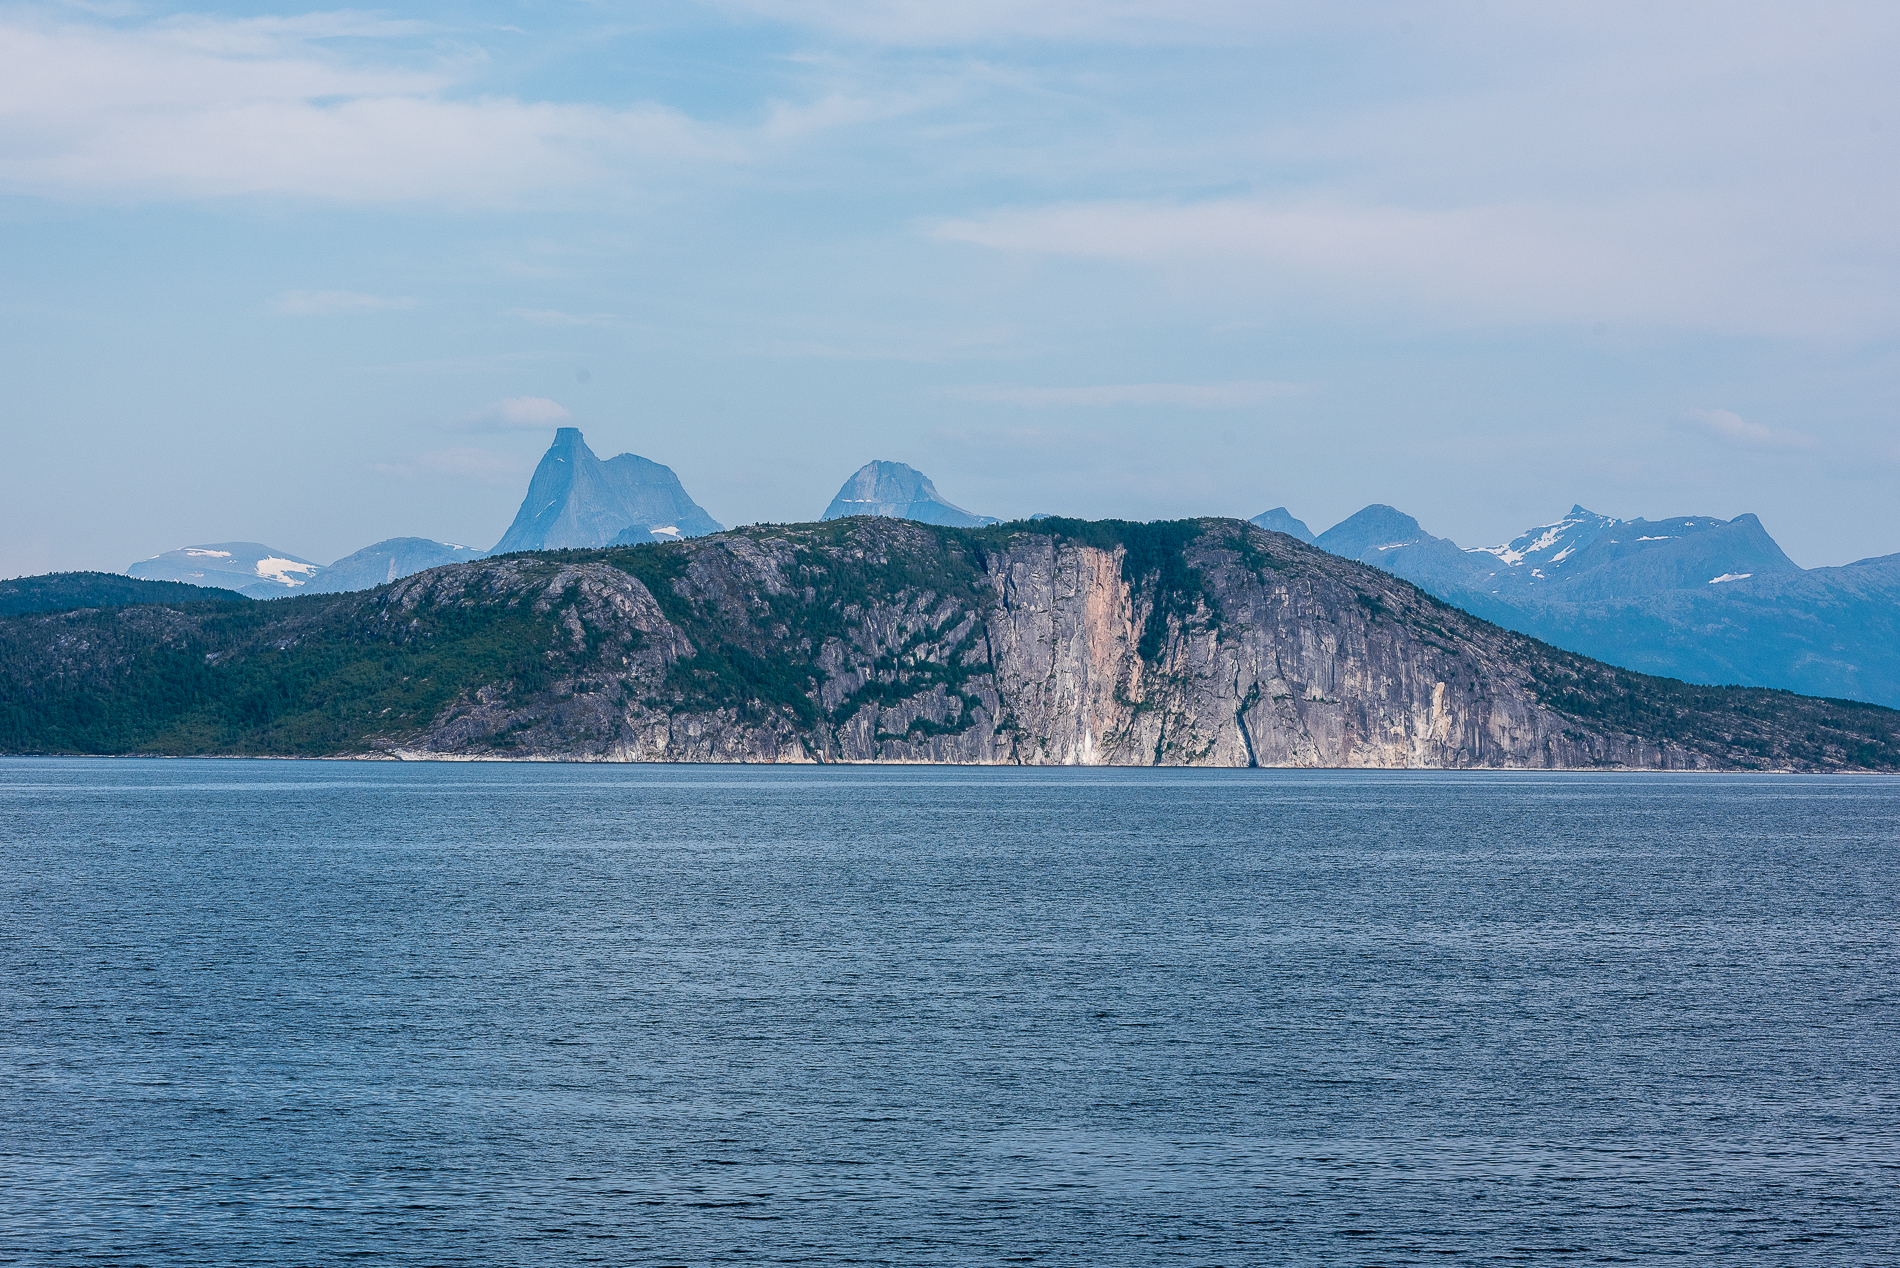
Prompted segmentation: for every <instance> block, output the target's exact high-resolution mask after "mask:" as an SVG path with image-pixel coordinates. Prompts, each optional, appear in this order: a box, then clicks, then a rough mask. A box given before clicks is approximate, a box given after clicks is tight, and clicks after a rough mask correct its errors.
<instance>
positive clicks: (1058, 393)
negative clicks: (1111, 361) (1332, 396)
mask: <svg viewBox="0 0 1900 1268" xmlns="http://www.w3.org/2000/svg"><path fill="white" fill-rule="evenodd" d="M1304 390H1305V389H1304V388H1302V387H1301V386H1299V385H1298V384H1294V383H1119V384H1103V385H1100V386H1095V387H1006V386H975V387H959V388H952V389H950V390H949V393H948V394H949V395H951V396H955V397H959V398H961V399H963V400H967V401H989V402H994V403H996V404H999V405H1023V406H1030V407H1064V406H1114V405H1171V406H1178V407H1184V408H1187V409H1240V408H1244V407H1246V406H1249V405H1259V404H1262V403H1263V402H1266V401H1269V400H1273V399H1275V398H1278V397H1284V396H1291V395H1293V394H1295V393H1298V392H1302V391H1304Z"/></svg>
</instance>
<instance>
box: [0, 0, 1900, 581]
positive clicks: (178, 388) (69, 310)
mask: <svg viewBox="0 0 1900 1268" xmlns="http://www.w3.org/2000/svg"><path fill="white" fill-rule="evenodd" d="M1896 37H1900V11H1896V10H1893V9H1891V8H1890V7H1882V6H1875V5H1872V4H1865V3H1849V4H1821V5H1806V6H1802V7H1800V8H1799V9H1796V8H1794V7H1793V6H1786V5H1769V4H1744V5H1740V6H1734V5H1729V6H1720V7H1718V6H1714V5H1707V4H1692V5H1685V6H1676V7H1673V8H1670V9H1668V10H1660V11H1659V10H1654V9H1652V8H1650V7H1649V6H1646V5H1637V4H1633V3H1608V4H1591V5H1584V4H1580V3H1579V4H1560V5H1555V6H1545V7H1540V8H1539V9H1538V10H1537V11H1536V12H1535V13H1515V12H1509V11H1499V10H1495V9H1493V8H1490V7H1488V6H1481V5H1476V4H1463V3H1441V4H1434V5H1424V6H1419V5H1385V4H1378V3H1374V4H1371V5H1365V6H1358V7H1355V8H1354V9H1353V10H1352V11H1350V12H1349V13H1344V14H1342V13H1336V12H1332V11H1330V10H1328V9H1327V8H1325V7H1322V6H1314V5H1309V4H1304V3H1288V4H1280V5H1261V4H1240V3H1228V2H1224V0H1178V2H1177V3H1173V4H1168V5H1162V4H1159V3H1155V2H1154V0H1116V2H1104V3H1097V4H1080V3H1074V2H1073V0H1042V2H1023V3H1006V2H1003V0H996V2H991V3H984V2H978V3H972V4H969V5H965V6H961V7H958V8H956V9H954V10H952V9H944V8H940V7H934V6H925V5H921V4H915V3H909V2H906V0H885V2H882V3H861V4H849V3H840V2H838V0H721V2H709V3H686V2H684V0H682V2H680V3H660V4H654V5H648V6H642V7H639V8H637V9H628V8H622V7H616V6H603V5H584V6H583V5H576V6H566V7H551V8H546V9H538V8H537V9H530V8H527V7H523V6H515V5H502V4H492V3H491V4H478V5H473V6H470V5H458V6H453V7H451V6H447V5H424V4H410V5H405V6H401V7H399V8H392V9H388V10H377V11H374V12H371V11H342V10H325V11H312V10H306V9H300V8H294V7H281V6H280V7H268V6H256V5H242V4H219V5H213V6H209V7H199V8H194V9H192V10H190V11H184V10H168V9H163V8H143V7H139V6H135V5H131V4H127V5H124V6H116V5H98V4H87V5H79V4H69V5H60V4H45V5H12V6H7V7H6V8H4V9H3V10H0V71H4V74H0V85H4V87H0V216H4V224H5V226H6V231H7V233H8V235H9V242H10V246H11V250H10V251H9V253H8V254H9V261H8V269H7V274H6V277H7V284H6V285H5V287H4V288H3V289H0V322H3V323H4V333H5V337H6V340H7V346H8V347H9V348H10V349H11V350H12V355H11V357H10V359H9V363H8V364H9V370H10V373H9V376H8V378H9V387H10V389H11V394H10V402H9V403H10V407H11V417H12V419H13V422H12V425H11V426H10V428H9V437H8V439H9V441H10V444H9V456H10V461H9V463H8V464H7V468H8V472H9V476H8V478H7V481H6V484H5V486H4V487H5V490H6V495H7V496H6V498H5V506H4V509H0V516H3V517H4V518H3V519H0V575H5V576H14V575H20V574H27V573H39V572H47V571H55V570H69V569H99V570H105V571H119V570H122V569H124V568H125V567H126V566H127V565H128V564H129V563H131V562H133V561H135V560H138V559H144V558H149V557H151V556H153V555H156V554H158V553H161V552H163V551H166V550H170V549H174V548H177V547H180V546H183V545H187V544H193V543H201V542H217V541H258V542H263V543H266V544H268V545H271V546H273V547H276V548H279V549H282V550H285V551H289V552H292V553H294V554H297V555H299V556H301V557H304V558H308V559H311V560H314V561H317V562H320V563H328V562H330V561H332V560H334V559H337V558H339V557H341V556H344V555H347V554H349V553H350V552H352V551H354V550H357V549H359V548H361V547H363V546H365V545H368V544H370V543H371V542H374V541H378V540H381V539H384V538H389V537H395V536H421V537H430V538H435V539H437V540H443V541H456V542H462V543H466V544H469V545H474V546H478V547H480V548H483V549H486V548H488V547H489V546H492V545H493V544H494V543H495V542H496V541H497V540H498V539H499V538H500V536H501V534H502V532H503V530H505V528H506V527H507V525H508V523H509V521H510V520H511V519H512V518H513V516H514V514H515V511H516V509H517V507H518V505H519V503H520V499H521V497H522V494H523V491H524V490H525V488H526V484H527V479H528V475H529V472H530V471H531V470H532V468H533V466H534V463H535V462H536V461H537V459H538V458H539V456H540V454H541V452H542V451H543V449H545V447H546V445H547V443H548V441H549V439H550V437H551V435H552V432H553V429H554V428H555V427H556V426H561V425H572V426H576V427H579V428H581V429H582V430H583V431H584V432H585V433H586V435H587V439H588V443H589V444H590V445H591V446H592V447H593V449H594V450H595V452H597V453H599V454H600V455H601V456H602V457H608V456H611V455H613V454H617V453H620V452H623V451H624V452H633V453H637V454H641V455H643V456H645V457H647V458H650V459H652V460H654V461H656V462H660V463H664V464H666V465H667V466H670V467H672V468H673V469H674V471H676V472H677V473H678V474H679V476H680V479H681V480H682V482H683V483H684V485H685V487H686V489H687V491H688V492H689V493H690V494H691V495H692V497H693V498H694V499H695V500H696V501H698V502H699V503H700V505H702V506H704V507H705V508H706V510H707V511H708V512H709V513H711V514H712V515H713V517H714V518H716V519H718V520H720V521H721V522H722V523H726V524H728V525H735V524H743V523H750V522H756V521H799V520H809V519H814V518H816V517H817V516H818V515H819V514H820V513H822V511H823V509H824V507H825V505H826V503H827V502H828V501H829V499H830V498H831V496H832V494H833V493H834V492H835V491H836V490H837V488H838V486H839V484H840V483H841V482H842V481H843V480H844V479H845V477H846V476H848V475H849V474H850V473H851V472H852V471H854V470H856V469H857V468H858V467H860V466H861V465H863V464H864V463H865V462H867V461H870V460H872V459H877V458H883V459H891V460H895V461H901V462H906V463H909V464H911V465H912V466H915V467H917V468H918V469H920V470H922V471H924V472H925V473H926V474H927V475H929V476H930V477H931V478H932V479H933V480H934V481H935V483H936V485H937V487H938V489H939V490H940V491H941V492H942V493H943V495H944V496H945V497H946V498H948V499H949V500H950V501H952V502H955V503H957V504H958V505H961V506H965V507H968V508H969V509H970V510H972V511H976V512H978V513H981V514H988V515H996V516H1000V517H1002V518H1005V519H1008V518H1015V517H1018V516H1025V515H1029V514H1031V513H1035V512H1051V513H1056V514H1064V515H1076V516H1081V517H1086V518H1098V517H1110V516H1113V517H1120V518H1129V519H1154V518H1173V517H1179V516H1188V515H1216V514H1219V515H1234V516H1238V517H1242V518H1244V517H1247V516H1251V515H1255V514H1258V513H1259V512H1261V511H1263V510H1266V509H1267V508H1270V507H1275V506H1282V505H1284V506H1286V507H1288V508H1289V509H1290V510H1291V512H1292V513H1293V514H1294V515H1296V516H1298V517H1299V518H1301V519H1303V520H1305V521H1306V522H1307V524H1308V525H1309V526H1311V527H1312V528H1313V530H1314V531H1315V532H1319V531H1322V530H1324V529H1325V528H1327V527H1329V526H1330V525H1332V524H1334V523H1336V522H1338V521H1339V520H1342V519H1344V518H1345V517H1347V516H1348V515H1350V514H1352V513H1353V512H1354V511H1356V510H1358V509H1359V508H1361V507H1363V506H1365V505H1367V504H1370V503H1387V504H1390V505H1392V506H1395V507H1397V508H1399V509H1400V510H1402V511H1404V512H1406V513H1408V514H1410V515H1413V516H1415V517H1417V518H1418V519H1419V521H1420V522H1421V523H1422V524H1423V525H1424V527H1425V528H1426V529H1427V530H1428V531H1430V532H1432V533H1434V534H1437V535H1440V536H1445V537H1449V538H1452V539H1453V540H1455V541H1457V542H1458V543H1459V544H1460V545H1463V546H1481V545H1492V544H1496V543H1498V542H1502V541H1506V540H1508V539H1510V538H1511V537H1513V536H1514V535H1516V534H1517V533H1519V532H1521V531H1522V530H1523V529H1525V528H1527V527H1529V526H1531V525H1534V524H1541V523H1547V522H1550V521H1552V520H1555V519H1557V518H1559V517H1561V516H1562V515H1563V513H1564V512H1565V511H1567V510H1568V509H1569V508H1570V506H1571V505H1572V504H1573V503H1580V504H1582V505H1583V506H1586V507H1588V508H1590V509H1591V510H1594V511H1597V512H1600V513H1603V514H1607V515H1613V516H1618V517H1621V518H1636V517H1639V516H1640V517H1647V518H1650V519H1659V518H1665V517H1669V516H1677V515H1689V514H1696V515H1712V516H1719V517H1721V518H1723V519H1729V518H1733V517H1734V516H1736V515H1739V514H1742V513H1745V512H1753V513H1755V514H1757V515H1759V516H1760V517H1761V519H1762V521H1763V524H1764V525H1765V526H1766V528H1767V529H1768V531H1769V532H1770V533H1771V534H1772V535H1773V536H1774V537H1775V539H1776V540H1777V541H1778V542H1779V543H1780V544H1781V545H1782V546H1783V548H1784V549H1786V550H1787V552H1788V553H1789V555H1790V556H1791V557H1793V558H1794V559H1795V561H1796V562H1797V563H1799V564H1801V565H1802V566H1804V567H1814V566H1821V565H1832V564H1841V563H1846V562H1849V561H1851V560H1855V559H1860V558H1865V557H1869V556H1876V555H1882V554H1887V553H1892V552H1895V551H1900V497H1895V496H1894V495H1895V493H1896V491H1897V490H1896V484H1897V483H1900V431H1896V428H1895V426H1894V423H1895V419H1894V409H1895V404H1894V403H1895V401H1896V399H1900V392H1897V391H1896V389H1900V286H1896V282H1900V251H1896V249H1895V240H1894V230H1893V225H1894V224H1895V223H1896V220H1895V215H1894V213H1895V211H1896V210H1900V162H1896V159H1900V155H1897V154H1896V152H1895V149H1896V144H1897V138H1900V108H1896V106H1897V105H1900V88H1897V87H1896V86H1895V84H1894V82H1893V76H1892V74H1891V71H1890V69H1889V67H1890V65H1891V60H1892V58H1891V53H1892V50H1893V49H1894V47H1895V45H1896V44H1897V43H1900V38H1896Z"/></svg>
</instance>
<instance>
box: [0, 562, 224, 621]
mask: <svg viewBox="0 0 1900 1268" xmlns="http://www.w3.org/2000/svg"><path fill="white" fill-rule="evenodd" d="M225 599H238V600H242V601H244V602H247V603H248V602H249V601H250V600H249V599H248V597H247V596H245V595H241V594H239V593H237V592H236V591H234V590H219V589H215V588H213V587H211V586H193V585H186V584H185V583H184V582H182V581H140V580H139V579H137V578H136V577H125V576H121V575H119V574H118V573H116V572H50V573H47V574H45V575H43V576H38V577H18V578H15V579H14V580H12V581H0V616H18V615H19V614H20V613H22V612H66V611H70V610H72V609H73V608H109V607H123V606H125V605H126V604H129V603H209V602H216V601H222V600H225Z"/></svg>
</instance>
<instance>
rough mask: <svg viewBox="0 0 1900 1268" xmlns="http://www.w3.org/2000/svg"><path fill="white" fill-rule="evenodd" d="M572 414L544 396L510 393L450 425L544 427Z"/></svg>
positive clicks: (510, 428) (496, 428)
mask: <svg viewBox="0 0 1900 1268" xmlns="http://www.w3.org/2000/svg"><path fill="white" fill-rule="evenodd" d="M572 417H573V415H572V414H570V413H569V412H568V409H567V406H565V405H563V404H561V403H560V402H559V401H551V400H549V399H548V398H547V397H545V396H510V397H508V398H506V399H505V400H499V401H496V402H495V403H494V404H492V405H489V406H486V407H484V408H483V409H480V410H477V411H476V412H475V413H473V414H471V415H469V416H468V417H466V418H463V419H459V420H458V421H456V422H454V423H452V424H450V426H452V427H454V428H456V429H457V430H461V431H546V430H547V429H548V428H550V427H559V426H560V425H561V424H563V423H565V422H567V421H568V419H570V418H572Z"/></svg>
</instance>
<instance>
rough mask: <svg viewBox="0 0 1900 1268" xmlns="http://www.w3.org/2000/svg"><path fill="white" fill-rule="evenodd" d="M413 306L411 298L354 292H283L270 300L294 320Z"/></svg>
mask: <svg viewBox="0 0 1900 1268" xmlns="http://www.w3.org/2000/svg"><path fill="white" fill-rule="evenodd" d="M416 304H417V301H416V300H414V299H408V298H399V299H385V298H384V297H383V296H381V295H363V294H359V293H358V292H356V291H284V292H283V293H282V294H280V295H278V296H277V298H276V299H274V300H272V301H271V307H272V308H273V309H274V310H276V311H277V312H280V313H284V314H287V315H289V316H293V317H324V316H332V315H335V314H338V313H374V312H388V311H391V310H397V309H404V308H414V307H415V306H416Z"/></svg>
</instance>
